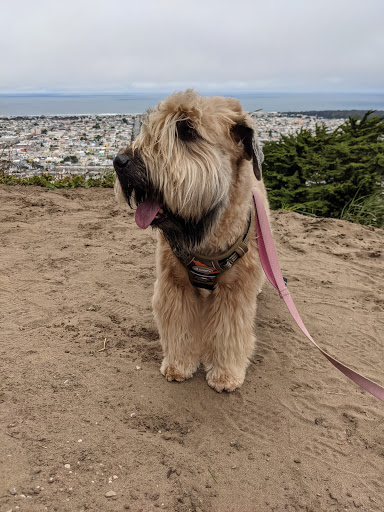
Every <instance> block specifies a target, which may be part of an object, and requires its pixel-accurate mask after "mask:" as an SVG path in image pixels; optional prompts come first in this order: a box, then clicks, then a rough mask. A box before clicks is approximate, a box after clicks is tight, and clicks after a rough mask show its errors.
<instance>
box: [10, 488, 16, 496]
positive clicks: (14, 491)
mask: <svg viewBox="0 0 384 512" xmlns="http://www.w3.org/2000/svg"><path fill="white" fill-rule="evenodd" d="M9 492H10V493H11V494H12V496H14V495H15V494H17V490H16V487H12V489H9Z"/></svg>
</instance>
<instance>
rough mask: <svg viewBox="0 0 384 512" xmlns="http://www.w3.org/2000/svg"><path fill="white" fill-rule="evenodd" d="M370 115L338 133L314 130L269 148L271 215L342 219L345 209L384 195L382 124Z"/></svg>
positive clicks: (269, 144)
mask: <svg viewBox="0 0 384 512" xmlns="http://www.w3.org/2000/svg"><path fill="white" fill-rule="evenodd" d="M371 114H372V111H369V112H367V113H366V114H365V116H364V117H363V118H362V119H361V121H359V119H358V118H357V117H350V118H349V119H348V120H347V121H345V123H344V124H343V125H341V126H340V127H339V128H337V129H336V130H334V131H329V130H327V128H326V127H325V126H316V131H315V133H314V134H312V133H311V131H310V130H307V129H301V130H300V131H299V132H298V133H296V134H294V135H290V136H283V137H282V138H281V139H280V140H279V141H277V142H267V143H266V144H265V145H264V148H263V151H264V155H265V164H264V179H265V182H266V185H267V187H268V188H269V189H270V190H269V199H270V204H271V207H272V208H273V209H276V208H288V209H295V210H299V211H301V212H303V213H308V214H316V215H323V216H329V217H340V215H341V214H342V212H343V211H344V210H345V207H346V205H348V204H350V203H351V201H354V200H355V201H356V200H360V199H361V198H363V197H370V196H373V195H377V196H378V197H379V198H380V193H381V192H382V188H381V183H382V181H383V179H384V119H382V118H378V117H374V116H371Z"/></svg>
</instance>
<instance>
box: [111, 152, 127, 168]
mask: <svg viewBox="0 0 384 512" xmlns="http://www.w3.org/2000/svg"><path fill="white" fill-rule="evenodd" d="M128 160H129V157H128V155H126V154H125V153H120V154H119V155H117V156H116V157H115V159H114V161H113V165H114V166H115V167H118V168H119V169H121V168H122V167H125V166H126V165H127V162H128Z"/></svg>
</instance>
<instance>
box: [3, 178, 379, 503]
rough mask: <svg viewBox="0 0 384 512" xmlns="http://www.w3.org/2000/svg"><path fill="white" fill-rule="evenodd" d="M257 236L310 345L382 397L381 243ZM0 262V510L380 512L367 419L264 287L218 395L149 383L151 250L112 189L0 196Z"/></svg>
mask: <svg viewBox="0 0 384 512" xmlns="http://www.w3.org/2000/svg"><path fill="white" fill-rule="evenodd" d="M273 225H274V231H275V237H276V241H277V246H278V252H279V254H280V257H281V266H282V268H283V271H284V274H285V275H286V277H287V278H288V284H289V287H290V289H291V292H292V295H293V297H294V299H295V302H296V304H297V307H298V309H299V311H300V312H301V315H302V317H303V319H304V321H305V323H306V324H307V327H308V329H309V331H310V332H311V334H312V336H313V337H314V338H315V340H317V341H318V343H320V344H321V346H322V347H323V348H325V349H327V350H329V352H331V353H332V354H333V355H335V356H336V357H338V358H340V359H341V360H342V361H343V362H345V363H346V364H349V365H350V366H352V367H353V368H356V369H358V370H360V371H361V372H363V373H364V374H365V375H366V376H368V377H370V378H372V379H374V380H376V381H377V382H379V383H381V384H384V341H383V337H382V336H383V331H384V329H383V326H384V318H383V316H384V315H383V312H384V297H383V289H384V272H383V266H384V265H383V262H384V255H383V245H382V243H383V232H382V231H380V230H375V229H373V228H369V227H362V226H357V225H354V224H350V223H345V222H340V221H336V220H329V219H311V218H307V217H302V216H300V215H297V214H293V213H288V212H275V213H274V214H273ZM0 265H1V274H0V323H1V330H0V337H1V342H0V354H1V363H0V364H1V370H0V446H1V450H0V511H1V512H3V511H4V512H7V511H10V510H12V511H13V512H14V511H16V510H20V511H26V512H34V511H45V510H49V511H53V510H56V511H86V510H87V511H123V510H130V511H134V512H139V511H143V512H150V511H157V510H166V511H170V512H173V511H176V512H188V511H194V512H216V511H217V512H232V511H233V512H237V511H241V512H248V511H249V512H255V511H256V512H263V511H301V510H304V511H313V512H321V511H324V512H329V511H355V510H361V511H364V512H374V511H378V512H382V511H383V510H384V484H383V475H384V422H383V419H384V412H383V411H384V407H383V404H381V403H380V402H379V401H378V400H376V399H375V398H373V397H371V396H370V395H368V394H366V393H364V392H363V391H362V390H361V389H360V388H359V387H357V386H356V385H355V384H353V383H352V382H350V381H348V380H347V379H346V378H345V377H344V376H343V375H342V374H341V373H339V372H338V371H337V370H336V369H334V368H333V367H332V366H331V365H330V364H329V363H328V362H327V361H326V360H325V359H324V358H323V357H322V356H321V355H320V354H319V352H318V351H317V350H316V349H315V348H314V347H313V346H311V345H310V343H309V342H308V341H307V340H306V338H305V337H304V336H303V335H302V334H301V332H300V331H299V330H298V329H297V328H296V326H295V324H294V323H293V320H291V319H290V317H289V313H288V312H287V310H286V309H285V306H284V303H283V302H282V301H281V300H280V299H279V297H278V295H277V293H276V292H275V290H274V289H273V288H272V287H271V286H270V285H269V284H266V285H265V287H264V291H263V292H262V294H261V296H260V303H259V310H258V316H257V320H256V332H257V338H258V342H257V346H256V350H255V354H254V357H253V360H252V363H251V365H250V367H249V369H248V373H247V379H246V382H245V384H244V385H243V387H242V388H241V389H240V390H238V391H236V392H234V393H232V394H218V393H216V392H215V391H213V390H211V389H210V388H209V387H208V385H207V384H206V381H205V375H204V372H203V371H200V372H199V373H198V374H197V375H196V376H195V377H194V378H193V379H192V380H190V381H188V382H184V383H181V384H178V383H168V382H166V381H165V379H164V378H163V377H162V376H161V374H160V373H159V364H160V359H161V353H160V350H159V345H158V335H157V332H156V326H155V324H154V321H153V318H152V313H151V306H150V302H151V294H152V289H153V283H154V280H155V273H154V236H153V233H152V232H151V231H150V230H147V231H145V232H143V231H140V230H139V229H138V228H137V227H136V226H135V224H134V222H133V215H132V213H131V212H130V211H129V210H128V209H124V208H121V207H119V206H118V205H116V204H115V202H114V198H113V192H112V190H103V189H93V190H71V191H48V190H44V189H41V188H33V187H27V188H22V187H5V186H0ZM380 335H381V338H380ZM104 342H105V344H104ZM104 348H105V349H104ZM108 493H109V494H110V495H108Z"/></svg>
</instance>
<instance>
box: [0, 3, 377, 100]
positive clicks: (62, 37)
mask: <svg viewBox="0 0 384 512" xmlns="http://www.w3.org/2000/svg"><path fill="white" fill-rule="evenodd" d="M0 4H1V10H0V12H1V30H0V48H1V50H0V92H2V93H19V92H20V93H21V92H56V91H62V92H128V91H143V90H145V91H148V90H161V91H168V90H174V89H182V88H185V87H195V88H197V89H199V90H203V91H208V90H215V91H234V90H239V89H240V90H252V91H299V92H301V91H354V92H355V91H364V92H384V64H383V63H384V30H383V29H384V0H364V1H362V0H359V1H358V0H262V1H261V0H253V1H251V0H188V1H186V0H62V1H59V0H1V2H0Z"/></svg>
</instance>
